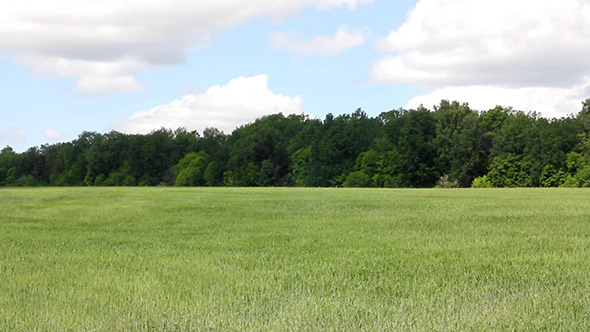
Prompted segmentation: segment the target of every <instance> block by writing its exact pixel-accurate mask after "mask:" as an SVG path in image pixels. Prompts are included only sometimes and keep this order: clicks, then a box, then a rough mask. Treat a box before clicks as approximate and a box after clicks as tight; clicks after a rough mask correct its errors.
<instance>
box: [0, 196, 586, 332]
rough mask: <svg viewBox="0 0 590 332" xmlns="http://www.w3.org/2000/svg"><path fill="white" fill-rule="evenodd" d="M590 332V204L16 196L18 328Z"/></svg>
mask: <svg viewBox="0 0 590 332" xmlns="http://www.w3.org/2000/svg"><path fill="white" fill-rule="evenodd" d="M237 329H242V330H279V331H281V330H367V331H376V330H428V331H431V330H439V331H441V330H475V331H479V330H519V331H520V330H530V331H539V330H549V331H555V330H576V331H588V330H590V191H589V190H583V189H490V190H484V189H481V190H477V189H465V190H434V189H430V190H385V189H380V190H378V189H364V190H362V189H358V190H357V189H350V190H346V189H295V188H291V189H286V188H266V189H262V188H260V189H256V188H241V189H240V188H188V189H177V188H98V189H97V188H65V189H56V188H43V189H3V190H0V330H1V331H31V330H39V331H53V330H60V331H61V330H74V331H85V330H99V331H123V330H130V331H137V330H150V331H151V330H156V331H186V330H237Z"/></svg>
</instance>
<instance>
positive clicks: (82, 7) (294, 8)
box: [0, 0, 373, 92]
mask: <svg viewBox="0 0 590 332" xmlns="http://www.w3.org/2000/svg"><path fill="white" fill-rule="evenodd" d="M372 1H373V0H290V1H287V0H280V1H277V0H257V1H241V0H219V1H208V0H171V1H159V0H145V1H125V2H121V1H119V0H102V1H96V0H78V1H71V0H55V1H45V0H21V1H8V2H5V3H3V4H2V10H1V11H0V52H5V53H11V54H16V55H17V57H18V58H19V59H20V61H21V62H23V63H25V64H27V65H29V66H31V67H32V68H33V70H34V71H35V72H37V73H43V74H57V75H60V76H71V77H75V78H77V79H78V80H79V81H78V88H79V89H81V90H83V91H87V92H99V91H136V90H139V89H141V88H142V87H143V86H142V85H141V84H140V83H138V82H137V81H136V79H135V76H136V75H137V74H138V72H139V71H140V70H142V69H146V68H151V67H153V66H158V65H170V64H178V63H182V62H183V61H184V59H185V56H186V54H187V52H188V51H189V50H191V49H193V48H195V47H199V46H202V45H205V44H207V43H208V42H210V41H211V40H212V39H213V38H214V37H215V34H216V33H217V32H218V31H220V30H223V29H229V28H232V27H235V26H237V25H239V24H241V23H244V22H247V21H248V20H250V19H252V18H255V17H267V18H269V19H271V20H273V21H278V20H281V19H283V18H285V17H288V16H292V15H295V14H296V13H297V12H299V11H300V10H301V9H303V8H305V7H310V6H316V7H318V8H320V9H323V8H331V7H342V6H346V7H348V8H350V9H354V8H355V7H356V6H357V5H359V4H367V3H371V2H372Z"/></svg>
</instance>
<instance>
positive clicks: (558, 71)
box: [372, 0, 590, 113]
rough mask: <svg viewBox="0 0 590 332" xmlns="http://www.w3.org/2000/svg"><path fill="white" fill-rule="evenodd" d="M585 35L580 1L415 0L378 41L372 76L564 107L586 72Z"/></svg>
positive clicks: (585, 14)
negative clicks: (399, 22)
mask: <svg viewBox="0 0 590 332" xmlns="http://www.w3.org/2000/svg"><path fill="white" fill-rule="evenodd" d="M588 36H590V3H589V2H587V1H584V0H564V1H551V0H519V1H511V0H498V1H493V2H490V1H485V0H453V1H449V0H420V1H419V2H418V3H417V5H416V7H415V8H414V9H413V10H412V11H410V12H409V14H408V16H407V20H406V22H405V23H404V24H402V25H401V26H400V27H399V28H398V29H397V30H395V31H392V32H391V33H390V34H389V36H388V37H387V38H384V39H383V40H381V41H380V42H379V43H378V45H377V47H378V49H380V50H381V51H384V52H389V53H391V55H389V56H386V57H384V58H383V59H381V60H380V61H378V62H377V63H376V64H375V65H374V67H373V70H372V77H373V79H374V80H375V81H378V82H387V83H409V84H412V85H415V86H418V87H420V88H424V89H428V90H436V91H434V92H432V93H430V94H429V96H434V95H437V96H438V95H442V93H443V92H446V93H451V92H453V93H454V94H456V95H465V96H469V93H468V92H472V93H474V95H473V99H475V98H476V95H477V96H482V98H483V99H492V97H493V98H497V99H495V100H496V103H504V102H505V101H506V102H515V101H517V100H523V99H525V96H527V97H528V98H532V99H530V102H528V103H526V102H523V106H522V107H523V108H529V107H533V106H538V105H542V102H543V101H547V102H549V103H553V104H555V107H558V108H559V110H558V111H559V112H561V113H563V112H566V111H567V110H566V108H565V107H566V105H570V104H571V102H570V101H568V102H566V101H565V100H569V99H570V98H573V97H576V96H577V95H578V94H579V90H580V89H582V87H583V86H585V84H586V82H588V78H589V77H590V62H589V61H587V54H589V52H590V43H588ZM442 89H445V90H442ZM476 91H479V93H477V94H476V93H475V92H476ZM547 94H550V95H551V96H547ZM516 95H518V96H516ZM511 96H512V97H511ZM486 97H489V98H486ZM424 98H425V97H424ZM445 99H450V97H449V96H446V97H445ZM577 103H579V100H578V101H577ZM492 107H493V106H492ZM568 107H569V106H568Z"/></svg>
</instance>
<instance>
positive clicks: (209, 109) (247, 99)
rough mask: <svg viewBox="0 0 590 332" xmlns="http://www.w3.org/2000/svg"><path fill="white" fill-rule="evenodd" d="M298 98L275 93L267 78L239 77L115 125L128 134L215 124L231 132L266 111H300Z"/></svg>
mask: <svg viewBox="0 0 590 332" xmlns="http://www.w3.org/2000/svg"><path fill="white" fill-rule="evenodd" d="M303 112H304V110H303V101H302V99H301V97H299V96H297V97H293V98H291V97H288V96H284V95H281V94H275V93H273V92H272V91H270V90H269V89H268V77H267V76H266V75H258V76H254V77H239V78H236V79H233V80H231V81H230V82H229V83H228V84H227V85H224V86H217V85H216V86H213V87H210V88H209V89H208V90H207V92H205V93H202V94H198V95H187V96H184V97H183V98H182V99H179V100H174V101H172V102H171V103H169V104H165V105H160V106H157V107H154V108H153V109H151V110H149V111H142V112H137V113H135V114H133V115H132V116H131V117H129V118H128V119H126V120H124V121H121V122H120V123H118V124H117V125H115V127H114V129H116V130H119V131H122V132H127V133H148V132H150V131H152V130H154V129H159V128H161V127H165V128H172V129H176V128H179V127H185V128H187V129H189V130H198V131H199V132H202V131H203V129H205V128H206V127H214V128H217V129H220V130H222V131H224V132H227V133H229V132H231V131H232V130H233V129H235V128H236V127H238V126H240V125H244V124H246V123H249V122H252V121H254V120H255V119H257V118H259V117H261V116H263V115H268V114H275V113H283V114H285V115H286V114H301V113H303Z"/></svg>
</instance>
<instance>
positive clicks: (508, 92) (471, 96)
mask: <svg viewBox="0 0 590 332" xmlns="http://www.w3.org/2000/svg"><path fill="white" fill-rule="evenodd" d="M589 88H590V86H589V85H581V86H575V87H572V88H552V87H530V88H502V87H496V86H480V85H477V86H460V87H448V88H441V89H436V90H434V91H432V92H430V93H427V94H424V95H420V96H416V97H414V98H412V99H411V100H410V101H409V102H408V103H407V104H406V106H405V107H406V109H415V108H417V107H418V106H419V105H423V106H424V107H426V108H430V109H432V107H433V106H434V105H439V104H440V101H441V100H443V99H446V100H457V101H460V102H465V103H468V104H469V106H470V107H471V108H472V109H474V110H479V111H485V110H488V109H490V108H493V107H495V106H505V107H508V106H510V107H512V108H514V109H516V110H521V111H525V112H528V111H537V112H540V113H541V114H543V116H545V117H549V118H560V117H562V116H565V115H569V114H575V113H577V112H578V111H580V110H581V109H582V104H581V101H582V100H584V99H586V98H587V97H588V96H589V94H588V93H589V92H590V89H589Z"/></svg>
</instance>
